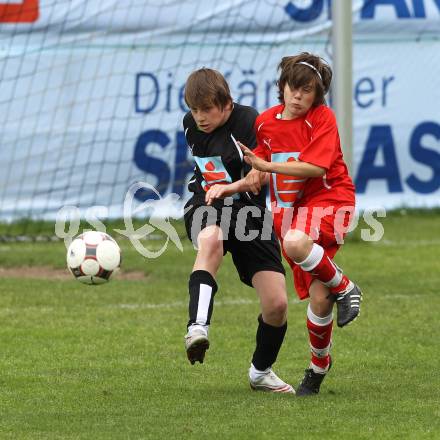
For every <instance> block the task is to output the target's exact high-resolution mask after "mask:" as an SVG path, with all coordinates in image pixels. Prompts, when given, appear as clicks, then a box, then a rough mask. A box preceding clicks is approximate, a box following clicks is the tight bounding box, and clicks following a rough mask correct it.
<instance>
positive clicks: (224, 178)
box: [194, 156, 232, 191]
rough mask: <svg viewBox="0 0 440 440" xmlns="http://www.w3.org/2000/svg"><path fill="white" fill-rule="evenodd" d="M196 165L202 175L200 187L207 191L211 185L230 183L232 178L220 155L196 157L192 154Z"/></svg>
mask: <svg viewBox="0 0 440 440" xmlns="http://www.w3.org/2000/svg"><path fill="white" fill-rule="evenodd" d="M194 160H195V161H196V164H197V166H198V167H199V170H200V172H201V173H202V176H203V179H204V180H203V181H202V188H203V189H204V190H205V191H208V189H209V188H211V186H212V185H214V184H216V183H219V184H225V183H232V178H231V176H230V175H229V173H228V172H227V170H226V168H225V166H224V165H223V162H222V158H221V156H212V157H198V156H194Z"/></svg>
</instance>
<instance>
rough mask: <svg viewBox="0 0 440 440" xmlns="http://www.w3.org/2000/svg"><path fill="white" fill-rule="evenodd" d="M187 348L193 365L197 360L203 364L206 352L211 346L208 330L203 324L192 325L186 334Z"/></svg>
mask: <svg viewBox="0 0 440 440" xmlns="http://www.w3.org/2000/svg"><path fill="white" fill-rule="evenodd" d="M185 348H186V355H187V356H188V360H189V361H190V362H191V365H194V364H195V363H196V362H200V363H201V364H203V360H204V359H205V352H206V350H208V348H209V340H208V332H207V331H206V330H205V329H204V328H203V327H202V326H199V325H198V326H196V325H193V326H191V327H190V328H189V329H188V333H187V334H186V336H185Z"/></svg>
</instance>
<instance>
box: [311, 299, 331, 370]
mask: <svg viewBox="0 0 440 440" xmlns="http://www.w3.org/2000/svg"><path fill="white" fill-rule="evenodd" d="M307 329H308V330H309V340H310V351H311V353H312V364H313V365H312V367H313V366H316V367H318V368H319V369H322V370H326V369H327V368H328V366H329V363H330V355H329V352H330V346H331V339H332V329H333V317H332V315H331V314H330V315H329V316H326V317H324V318H320V317H319V316H316V315H315V314H314V313H313V312H312V310H311V308H310V305H309V307H308V309H307Z"/></svg>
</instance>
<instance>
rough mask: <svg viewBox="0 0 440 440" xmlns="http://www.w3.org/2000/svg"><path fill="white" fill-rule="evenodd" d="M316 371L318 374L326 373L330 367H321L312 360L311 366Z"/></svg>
mask: <svg viewBox="0 0 440 440" xmlns="http://www.w3.org/2000/svg"><path fill="white" fill-rule="evenodd" d="M309 368H311V369H312V370H313V371H314V372H315V373H318V374H326V373H327V372H328V367H327V368H321V367H318V366H317V365H315V364H314V363H313V362H310V367H309Z"/></svg>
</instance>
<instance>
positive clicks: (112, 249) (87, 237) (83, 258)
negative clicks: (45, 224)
mask: <svg viewBox="0 0 440 440" xmlns="http://www.w3.org/2000/svg"><path fill="white" fill-rule="evenodd" d="M120 264H121V249H120V248H119V246H118V244H117V243H116V241H115V240H113V238H112V237H110V235H108V234H106V233H105V232H98V231H88V232H84V233H83V234H81V235H79V236H78V237H76V238H75V239H74V240H73V241H72V243H71V244H70V246H69V248H68V249H67V267H68V269H69V270H70V272H72V274H73V276H74V277H75V278H76V279H77V280H78V281H80V282H81V283H84V284H103V283H106V282H107V281H109V280H110V277H111V276H112V275H113V274H114V273H115V272H116V271H117V270H118V269H119V266H120Z"/></svg>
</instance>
